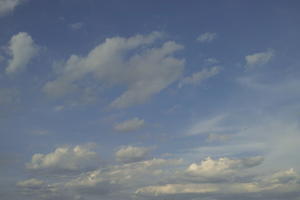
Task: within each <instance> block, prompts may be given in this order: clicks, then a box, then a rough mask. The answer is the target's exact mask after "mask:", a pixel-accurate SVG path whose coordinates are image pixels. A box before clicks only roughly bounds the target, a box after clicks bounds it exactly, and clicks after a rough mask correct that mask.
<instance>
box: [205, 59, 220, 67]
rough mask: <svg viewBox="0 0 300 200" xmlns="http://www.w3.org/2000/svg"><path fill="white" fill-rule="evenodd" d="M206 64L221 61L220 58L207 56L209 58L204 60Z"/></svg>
mask: <svg viewBox="0 0 300 200" xmlns="http://www.w3.org/2000/svg"><path fill="white" fill-rule="evenodd" d="M204 62H205V63H206V64H212V65H213V64H217V63H219V60H218V59H216V58H207V59H205V61H204Z"/></svg>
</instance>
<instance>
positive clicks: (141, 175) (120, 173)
mask: <svg viewBox="0 0 300 200" xmlns="http://www.w3.org/2000/svg"><path fill="white" fill-rule="evenodd" d="M180 163H181V161H180V160H166V159H152V160H145V161H141V162H134V163H127V164H122V165H115V166H109V167H107V168H103V169H101V168H100V169H97V170H94V171H90V172H86V173H83V174H81V175H80V176H79V177H78V178H75V179H72V180H70V181H68V182H67V183H65V187H66V188H69V189H71V190H74V191H76V192H78V193H88V194H97V195H107V194H108V193H117V192H116V190H117V191H119V192H120V191H122V190H124V189H132V188H135V187H137V186H139V185H144V184H147V183H148V184H149V183H154V182H156V181H158V180H160V179H161V178H162V177H164V178H165V176H162V175H161V173H162V170H167V169H166V168H165V169H164V167H166V166H169V167H170V166H175V165H178V164H180ZM168 171H170V169H169V170H168ZM149 176H150V177H151V179H149Z"/></svg>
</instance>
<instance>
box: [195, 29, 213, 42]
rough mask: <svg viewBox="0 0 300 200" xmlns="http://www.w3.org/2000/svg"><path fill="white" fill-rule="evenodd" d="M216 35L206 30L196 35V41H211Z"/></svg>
mask: <svg viewBox="0 0 300 200" xmlns="http://www.w3.org/2000/svg"><path fill="white" fill-rule="evenodd" d="M216 37H217V33H211V32H206V33H203V34H201V35H199V36H198V37H197V41H198V42H201V43H205V42H212V41H213V40H215V39H216Z"/></svg>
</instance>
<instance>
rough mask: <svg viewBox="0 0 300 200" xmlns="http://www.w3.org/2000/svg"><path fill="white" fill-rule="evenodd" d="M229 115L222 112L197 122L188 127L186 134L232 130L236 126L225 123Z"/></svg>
mask: <svg viewBox="0 0 300 200" xmlns="http://www.w3.org/2000/svg"><path fill="white" fill-rule="evenodd" d="M227 117H228V115H226V114H220V115H217V116H215V117H213V118H210V119H205V120H201V121H199V122H196V123H195V124H193V125H192V126H191V127H189V128H188V130H187V132H186V135H201V134H210V133H213V134H216V133H225V132H227V131H231V130H233V129H234V128H233V127H231V126H228V125H226V124H224V123H225V121H226V119H227Z"/></svg>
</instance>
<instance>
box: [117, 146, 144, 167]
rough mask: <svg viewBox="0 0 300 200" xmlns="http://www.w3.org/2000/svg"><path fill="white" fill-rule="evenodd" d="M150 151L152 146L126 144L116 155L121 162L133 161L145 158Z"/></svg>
mask: <svg viewBox="0 0 300 200" xmlns="http://www.w3.org/2000/svg"><path fill="white" fill-rule="evenodd" d="M149 152H150V148H145V147H134V146H126V147H122V148H120V149H119V150H118V151H117V152H116V154H115V156H116V158H117V160H118V161H119V162H122V163H131V162H137V161H142V160H145V159H146V158H147V157H148V155H149Z"/></svg>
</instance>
